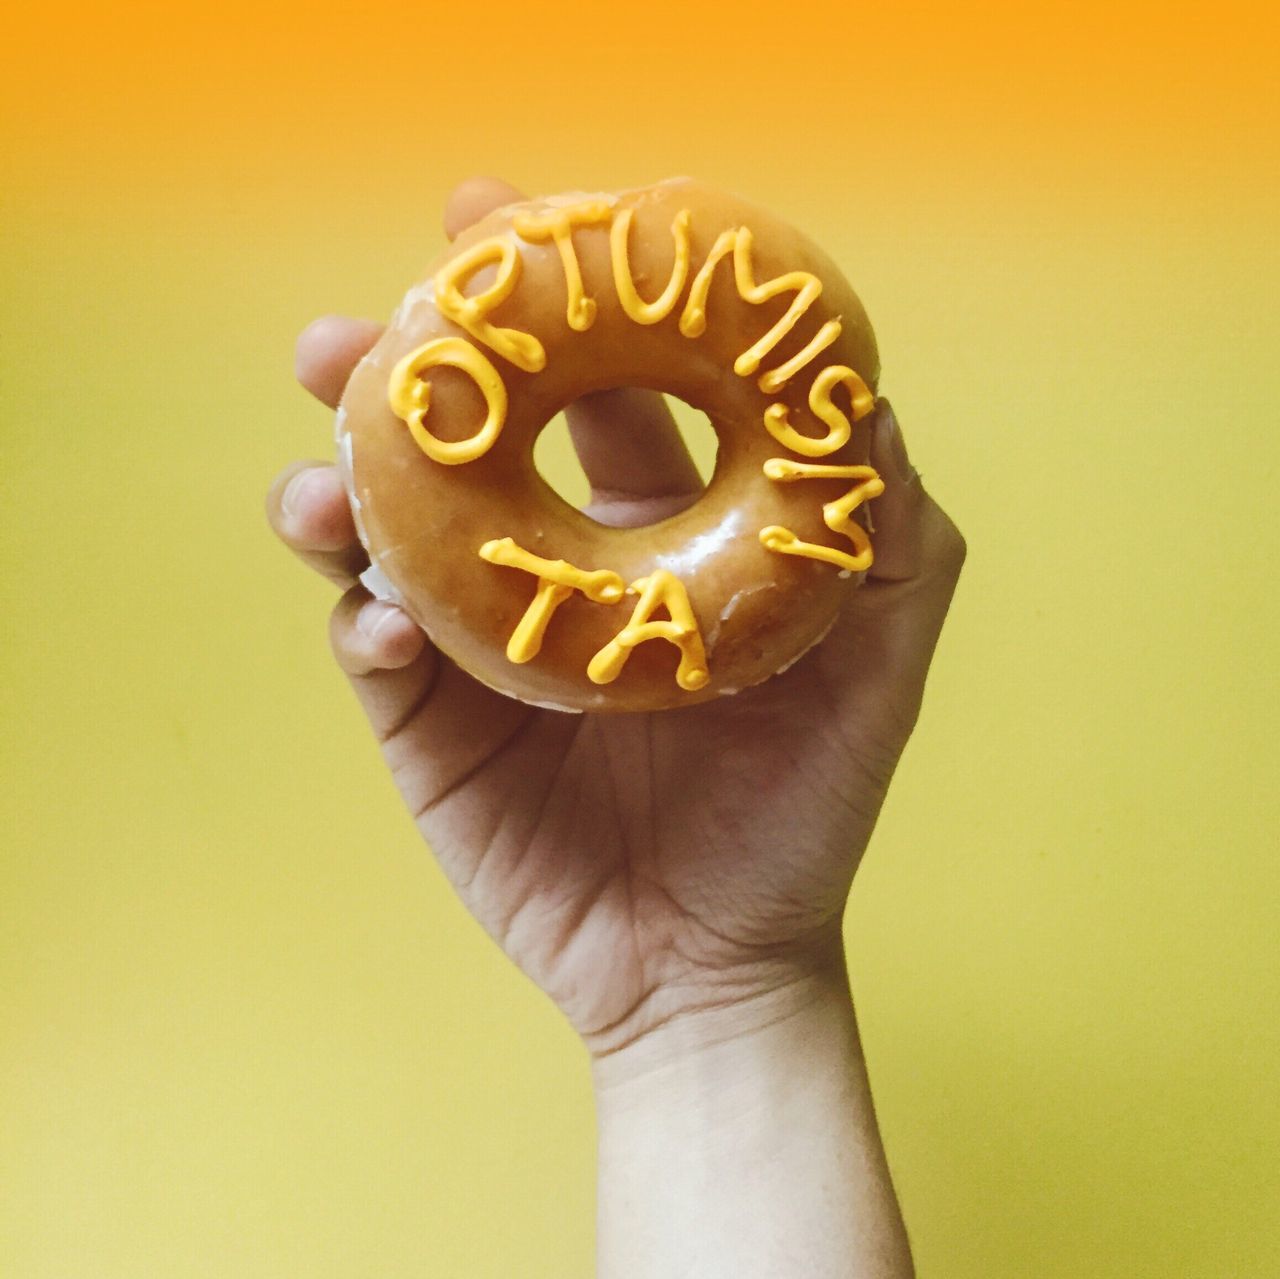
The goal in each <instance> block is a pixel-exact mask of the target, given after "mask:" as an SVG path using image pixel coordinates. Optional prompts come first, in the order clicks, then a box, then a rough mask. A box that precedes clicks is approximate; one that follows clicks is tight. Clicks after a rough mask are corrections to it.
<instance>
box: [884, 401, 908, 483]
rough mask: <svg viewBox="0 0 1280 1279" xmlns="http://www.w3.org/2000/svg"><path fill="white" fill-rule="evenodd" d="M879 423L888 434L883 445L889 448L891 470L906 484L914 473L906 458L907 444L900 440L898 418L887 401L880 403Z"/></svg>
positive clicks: (900, 431) (900, 433) (900, 429)
mask: <svg viewBox="0 0 1280 1279" xmlns="http://www.w3.org/2000/svg"><path fill="white" fill-rule="evenodd" d="M880 421H881V422H882V423H883V424H884V426H883V430H884V431H885V432H887V434H888V439H887V440H886V441H885V443H887V444H888V446H889V456H890V457H891V458H893V469H894V470H895V471H896V472H897V474H898V479H900V480H901V481H902V482H903V483H904V484H908V483H910V482H911V480H912V479H914V478H915V473H916V472H915V468H914V467H913V466H912V465H911V459H910V458H909V457H908V456H907V442H906V440H904V439H903V438H902V428H901V427H900V426H899V425H898V416H897V414H896V413H894V411H893V405H892V404H890V403H889V401H888V400H881V401H880Z"/></svg>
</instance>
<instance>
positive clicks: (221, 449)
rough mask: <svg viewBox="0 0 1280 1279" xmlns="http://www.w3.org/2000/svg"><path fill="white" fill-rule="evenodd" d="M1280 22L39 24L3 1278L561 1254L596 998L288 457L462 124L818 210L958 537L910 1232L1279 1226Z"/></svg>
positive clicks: (1045, 1266)
mask: <svg viewBox="0 0 1280 1279" xmlns="http://www.w3.org/2000/svg"><path fill="white" fill-rule="evenodd" d="M1276 14H1277V11H1276V9H1275V8H1274V7H1273V6H1263V5H1256V4H1255V5H1247V4H1237V3H1232V2H1231V0H1226V2H1225V3H1222V4H1216V5H1208V4H1166V5H1160V6H1155V5H1144V4H1128V3H1124V2H1123V0H1119V2H1118V3H1114V4H1106V5H1104V4H1098V3H1091V2H1085V3H1081V4H1077V5H1074V6H1070V7H1067V6H1062V7H1060V8H1058V7H1046V6H1035V5H1028V4H1019V5H1012V4H1003V3H990V4H974V5H970V6H965V7H957V6H945V7H944V6H940V5H916V4H894V5H882V6H877V7H875V8H872V7H868V6H856V5H855V6H850V5H834V4H828V5H825V6H824V5H808V4H804V3H796V4H789V5H783V6H779V5H768V6H766V5H756V6H751V5H741V6H737V7H735V8H729V7H727V6H712V7H701V6H695V5H690V4H684V5H676V4H669V3H666V2H665V0H659V2H658V3H651V4H646V5H643V6H627V7H622V6H606V5H603V4H601V5H592V6H588V5H585V4H579V5H572V4H566V5H547V6H539V5H536V4H525V5H521V6H516V5H509V4H503V3H498V4H488V5H475V6H470V5H461V4H458V5H431V4H421V5H416V6H414V5H406V4H398V5H394V6H391V5H385V4H374V5H366V6H351V5H341V6H339V5H332V4H322V5H309V6H302V5H298V4H282V5H271V4H268V3H263V4H258V5H253V6H250V5H247V4H242V3H233V4H228V5H221V6H218V7H216V8H215V7H214V6H209V5H199V6H187V7H184V8H182V9H175V8H174V7H173V6H169V5H159V4H152V5H121V6H115V7H111V8H107V7H94V6H83V5H59V4H46V5H39V6H29V7H28V8H27V9H26V10H25V11H23V12H22V13H19V14H16V15H14V16H12V17H10V18H9V19H8V20H7V22H8V29H7V33H6V36H5V40H4V45H3V48H2V49H0V60H2V61H3V66H2V67H0V71H2V74H0V147H2V148H3V153H4V184H3V189H2V190H0V220H2V222H3V239H2V241H0V270H3V279H4V289H3V317H2V318H3V330H2V331H3V357H2V358H3V370H2V373H3V381H2V382H0V410H2V411H3V423H4V433H3V441H4V452H5V458H4V466H3V470H2V472H0V474H2V476H3V478H2V479H0V494H2V495H3V500H4V520H5V533H6V536H5V541H4V548H3V571H4V576H3V583H4V604H5V612H4V616H5V625H4V647H3V658H2V664H0V676H2V677H3V678H2V679H0V712H2V713H3V716H4V734H3V746H0V752H2V756H0V764H3V773H2V774H0V775H2V776H3V782H0V787H2V793H0V802H2V803H3V809H2V810H0V840H2V841H3V850H2V853H0V857H2V861H0V1275H2V1276H4V1279H10V1276H12V1277H13V1279H66V1277H67V1276H86V1277H91V1279H136V1277H137V1276H152V1275H155V1276H165V1279H196V1277H197V1276H219V1277H221V1276H226V1275H235V1276H236V1277H237V1279H274V1277H276V1276H281V1275H305V1276H308V1279H330V1277H331V1279H352V1277H353V1276H364V1275H369V1276H378V1277H379V1279H400V1277H402V1276H403V1277H404V1279H408V1277H409V1276H415V1277H416V1276H423V1275H428V1276H441V1277H442V1279H443V1277H445V1276H448V1277H449V1279H453V1277H454V1276H468V1277H470V1276H493V1277H495V1279H496V1277H497V1276H503V1277H504V1279H505V1277H507V1276H511V1275H518V1276H520V1277H521V1279H539V1277H542V1276H546V1277H547V1279H551V1277H552V1276H555V1277H556V1279H561V1277H562V1276H564V1275H566V1274H583V1273H587V1272H588V1271H589V1267H590V1258H591V1247H592V1242H591V1241H592V1228H593V1227H592V1197H593V1188H592V1141H593V1128H592V1124H593V1120H592V1114H591V1109H590V1095H589V1085H588V1078H587V1070H586V1063H585V1060H584V1058H583V1055H582V1052H581V1050H580V1048H579V1047H578V1045H577V1043H576V1042H575V1041H574V1039H573V1037H572V1036H571V1034H570V1033H569V1031H568V1030H567V1029H566V1028H565V1026H564V1025H563V1024H562V1023H561V1022H560V1020H559V1018H558V1016H557V1015H556V1014H555V1013H554V1011H553V1010H552V1009H551V1008H550V1007H549V1006H548V1005H547V1004H546V1003H545V1001H544V1000H543V999H542V997H541V996H540V995H539V994H538V993H537V992H536V991H534V990H532V989H531V988H530V987H529V986H528V985H527V984H526V983H525V982H523V980H522V979H521V978H519V976H518V975H517V974H515V973H514V972H513V971H511V970H510V969H509V968H508V966H507V965H506V963H505V961H504V960H503V959H502V957H501V956H500V955H498V954H497V953H496V952H495V951H494V949H493V948H492V946H491V945H490V944H489V943H488V942H487V941H486V940H485V939H484V938H483V937H482V936H481V934H480V932H479V929H478V928H476V927H474V926H473V925H472V923H471V921H470V920H469V919H468V918H467V917H466V916H465V914H464V913H463V911H462V910H461V908H460V907H459V906H458V905H457V903H456V902H455V901H454V899H453V898H452V896H451V895H450V893H449V890H448V888H447V886H446V885H445V883H444V881H443V879H442V878H441V877H440V875H439V874H438V872H437V871H436V870H435V868H434V866H433V864H432V863H431V861H430V858H429V857H428V856H427V855H426V853H425V852H424V850H423V849H422V848H421V846H420V845H419V844H418V843H417V842H416V839H415V837H414V835H413V832H412V831H411V829H410V828H409V824H408V822H407V821H406V820H405V819H404V817H403V815H402V814H401V812H400V810H399V807H398V804H397V801H396V799H395V797H394V795H393V793H392V790H391V787H390V783H389V782H388V780H387V779H386V778H385V777H384V776H383V774H382V772H381V770H380V767H379V765H378V763H377V760H376V758H375V752H374V750H373V749H372V746H371V744H370V743H369V742H368V741H367V740H366V736H365V732H364V726H363V724H362V723H361V722H360V720H359V716H358V714H357V711H356V709H355V707H354V706H353V704H352V699H351V698H350V696H349V694H348V691H347V689H346V688H345V686H344V685H343V683H342V681H341V680H340V678H339V677H338V676H337V674H336V672H335V671H334V670H333V669H332V668H331V664H330V662H329V659H328V654H327V651H326V644H325V636H324V616H325V612H326V609H327V607H328V605H329V603H330V592H329V590H328V588H327V587H326V586H325V585H324V584H323V583H321V582H319V581H312V580H309V579H308V578H307V577H305V575H303V574H302V573H301V572H300V571H298V570H297V569H296V568H295V567H294V566H293V565H292V564H290V563H289V562H288V560H287V557H286V556H285V555H284V553H283V552H282V551H281V550H280V549H279V548H277V547H275V546H273V545H272V544H271V541H270V538H269V536H268V534H267V533H266V530H265V526H264V522H263V520H262V517H261V511H260V506H261V495H262V491H263V490H264V489H265V486H266V484H267V482H268V480H269V479H270V477H271V476H272V475H273V474H274V472H275V471H276V470H277V469H278V468H279V467H280V466H281V465H283V464H284V463H285V462H286V461H287V460H288V459H290V458H291V457H293V456H297V455H308V454H310V455H321V456H323V455H325V454H326V452H327V450H328V448H329V438H330V430H331V423H330V420H329V415H328V414H327V413H325V412H324V411H323V410H321V409H320V408H319V407H317V406H316V405H314V404H312V403H309V402H307V401H306V400H305V398H304V397H303V395H302V394H301V392H299V391H298V390H297V389H296V387H294V386H293V385H292V382H291V373H290V361H291V349H292V342H293V337H294V334H295V333H296V332H297V330H299V329H300V328H301V327H302V326H303V325H304V324H305V323H306V322H307V320H309V319H310V318H311V317H312V316H313V315H315V314H318V313H321V312H323V311H327V310H343V311H351V312H355V313H363V314H369V315H374V316H385V315H387V314H389V313H390V311H391V309H392V307H393V306H394V305H395V303H396V302H397V301H398V299H399V296H400V295H401V293H402V292H403V290H404V288H405V287H406V286H407V285H408V284H409V283H410V282H411V281H412V279H413V278H414V277H415V275H416V274H417V273H418V272H419V271H420V270H421V268H422V266H423V265H424V264H425V263H426V262H427V261H428V260H429V259H430V258H431V257H432V256H433V254H434V253H435V251H436V250H437V248H438V246H439V243H440V232H439V229H438V227H439V214H440V210H441V206H442V204H443V201H444V198H445V195H446V194H447V192H448V190H449V188H450V187H451V186H452V185H453V183H455V182H456V181H457V180H458V179H460V178H462V177H463V176H465V175H467V174H469V173H473V172H491V173H497V174H500V175H502V176H504V177H507V178H508V179H509V180H511V181H513V182H515V183H517V184H519V185H521V186H523V187H525V188H526V189H528V190H530V191H537V192H548V191H555V190H561V189H569V188H588V189H590V188H596V189H611V188H618V187H623V186H628V185H639V184H643V183H646V182H649V181H653V180H655V179H657V178H660V177H663V176H668V175H671V174H677V173H692V174H696V175H697V176H699V177H701V178H704V179H706V180H709V181H712V182H715V183H719V184H721V185H723V186H726V187H729V188H731V189H734V190H737V191H739V192H741V193H742V194H743V195H744V196H746V197H748V198H749V199H752V200H755V201H757V202H759V203H762V204H765V205H768V206H770V207H772V208H774V209H775V210H776V211H778V212H779V213H780V214H782V215H783V216H784V217H786V218H788V219H790V220H792V221H794V222H795V223H797V224H798V225H800V226H802V227H803V228H804V229H805V230H807V231H808V232H809V233H810V234H812V236H813V237H814V238H815V239H816V240H818V241H819V242H820V243H822V244H823V245H824V247H826V248H827V249H828V250H829V251H830V252H831V253H832V255H833V256H834V257H835V258H836V259H837V260H838V261H839V262H841V263H842V264H843V266H844V267H845V269H846V270H847V272H848V274H849V276H850V279H851V280H852V282H853V283H854V286H855V287H856V288H857V289H858V291H859V293H860V295H861V296H862V298H863V300H864V302H865V303H866V305H867V309H868V311H869V313H870V314H871V316H872V319H873V321H874V323H875V325H876V328H877V332H878V335H879V339H880V346H881V353H882V359H883V365H884V370H885V372H884V381H883V389H884V391H885V392H886V393H887V394H889V395H891V396H892V398H893V400H894V403H895V406H896V408H897V410H898V413H899V416H900V417H901V419H902V422H903V425H904V429H905V433H906V437H907V439H908V442H909V444H910V446H911V449H912V455H913V460H914V461H915V462H916V463H917V464H918V465H919V466H920V467H921V469H922V470H923V471H924V473H925V475H926V478H927V482H928V483H929V485H930V487H931V489H932V490H933V491H934V492H935V493H936V494H937V495H938V497H939V499H940V500H941V501H942V502H943V503H944V505H945V506H946V507H947V508H948V510H950V511H951V512H952V513H953V514H954V515H955V517H956V519H957V521H958V522H959V524H960V525H961V527H962V528H963V529H964V531H965V532H966V534H967V535H968V538H969V541H970V546H971V559H970V563H969V566H968V567H967V568H966V573H965V578H964V581H963V582H962V585H961V591H960V595H959V597H958V600H957V604H956V608H955V611H954V613H953V617H952V619H951V621H950V622H949V623H948V630H947V633H946V635H945V636H944V639H943V644H942V649H941V651H940V655H939V659H938V663H937V666H936V668H935V673H934V676H933V679H932V682H931V686H930V693H929V698H928V702H927V705H926V710H925V716H924V719H923V722H922V725H921V730H920V733H919V735H918V738H917V740H916V741H915V742H914V743H913V744H912V746H911V748H910V749H909V751H908V753H907V756H906V758H905V760H904V763H903V766H902V769H901V772H900V776H899V778H898V780H897V782H896V783H895V787H894V791H893V794H892V795H891V797H890V800H889V803H888V805H887V807H886V810H885V813H884V816H883V819H882V822H881V826H880V829H879V830H878V831H877V834H876V837H875V840H874V842H873V845H872V848H871V852H870V855H869V857H868V859H867V862H866V865H865V866H864V868H863V870H862V871H861V872H860V875H859V881H858V885H857V887H856V888H855V892H854V896H853V901H852V904H851V908H850V912H849V918H848V925H847V936H848V942H849V953H850V965H851V971H852V974H853V980H854V987H855V992H856V996H857V1002H858V1008H859V1014H860V1018H861V1021H862V1024H863V1029H864V1034H865V1039H866V1046H867V1052H868V1057H869V1061H870V1065H871V1071H872V1077H873V1083H874V1085H875V1091H876V1096H877V1101H878V1105H879V1110H880V1115H881V1120H882V1124H883V1129H884V1136H885V1141H886V1145H887V1147H888V1150H889V1155H890V1160H891V1163H892V1166H893V1169H894V1174H895V1178H896V1182H897V1185H898V1188H899V1191H900V1193H901V1197H902V1202H903V1207H904V1211H905V1213H906V1217H907V1221H908V1225H909V1228H910V1230H911V1233H912V1237H913V1241H914V1243H915V1248H916V1252H917V1256H918V1261H919V1269H920V1273H921V1275H922V1276H925V1277H926V1279H929V1277H930V1276H938V1277H939V1279H991V1277H992V1276H1036V1277H1037V1279H1079V1277H1080V1276H1090V1279H1107V1277H1112V1276H1114V1277H1115V1279H1142V1277H1147V1276H1150V1277H1151V1279H1165V1277H1170V1276H1184V1275H1185V1276H1196V1277H1197V1279H1198V1277H1201V1276H1203V1277H1206V1279H1207V1277H1214V1279H1216V1277H1218V1276H1221V1277H1223V1279H1268V1277H1270V1276H1274V1275H1276V1274H1278V1273H1280V1243H1278V1242H1277V1232H1276V1230H1275V1221H1276V1217H1277V1212H1278V1210H1280V1184H1278V1173H1277V1168H1278V1167H1280V1103H1278V1101H1277V1096H1278V1092H1277V1088H1276V1079H1277V1077H1278V1075H1280V1031H1278V1030H1277V1026H1278V1025H1280V976H1278V974H1280V955H1278V954H1277V945H1276V937H1277V927H1278V924H1280V920H1278V919H1277V913H1278V912H1277V905H1276V903H1277V901H1278V900H1280V872H1278V871H1277V859H1276V856H1275V845H1276V830H1277V819H1278V818H1280V811H1278V810H1280V803H1278V801H1277V787H1276V778H1277V776H1280V757H1278V752H1277V738H1278V737H1280V715H1278V707H1277V697H1278V690H1277V680H1276V675H1275V658H1276V634H1277V627H1278V625H1280V608H1278V606H1277V603H1276V599H1277V590H1276V566H1277V564H1278V563H1280V554H1278V553H1280V544H1278V535H1277V520H1276V516H1275V511H1276V492H1277V484H1278V483H1280V465H1278V463H1280V449H1278V447H1277V442H1276V440H1277V411H1276V410H1277V403H1278V402H1280V360H1278V359H1277V355H1276V353H1277V350H1280V322H1278V320H1277V312H1278V310H1280V307H1278V305H1277V298H1280V255H1278V253H1277V247H1276V229H1277V226H1280V199H1278V198H1277V196H1278V194H1280V190H1278V187H1280V182H1278V179H1277V176H1276V175H1277V172H1280V168H1278V164H1280V146H1278V145H1277V143H1278V141H1280V118H1278V109H1277V90H1276V75H1275V67H1276V66H1277V64H1278V63H1280V47H1278V45H1280V42H1278V41H1277V16H1276Z"/></svg>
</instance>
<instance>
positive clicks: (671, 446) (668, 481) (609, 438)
mask: <svg viewBox="0 0 1280 1279" xmlns="http://www.w3.org/2000/svg"><path fill="white" fill-rule="evenodd" d="M565 417H566V418H567V419H568V421H569V433H570V435H571V436H572V437H573V447H574V449H575V451H576V452H577V454H578V459H579V460H580V461H581V463H582V469H583V470H584V471H585V472H586V475H587V479H588V480H589V481H590V484H591V503H590V505H589V506H588V507H587V514H589V515H590V516H591V517H592V518H593V519H596V520H599V521H600V522H601V523H602V524H613V525H618V526H635V525H639V524H652V523H654V522H656V521H657V520H660V519H665V518H666V517H667V516H668V515H674V514H675V513H676V512H677V511H682V510H684V508H685V507H686V506H689V505H691V504H692V503H693V502H694V501H696V500H697V497H698V495H699V494H700V493H701V492H702V477H701V476H700V475H699V474H698V468H697V467H696V466H694V464H693V458H691V457H690V456H689V450H688V449H687V448H686V447H685V443H684V439H683V438H682V437H681V435H680V429H679V427H677V426H676V423H675V419H674V418H673V417H672V416H671V410H670V409H669V408H668V407H667V402H666V400H664V399H663V398H662V396H661V395H659V394H658V393H657V392H656V391H643V390H639V389H637V388H634V387H622V388H619V389H618V390H615V391H597V392H595V393H594V394H592V395H584V396H583V397H582V398H581V399H580V400H577V401H576V402H575V403H573V404H571V405H570V406H569V407H568V409H566V410H565Z"/></svg>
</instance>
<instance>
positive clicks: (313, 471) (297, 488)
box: [280, 466, 320, 520]
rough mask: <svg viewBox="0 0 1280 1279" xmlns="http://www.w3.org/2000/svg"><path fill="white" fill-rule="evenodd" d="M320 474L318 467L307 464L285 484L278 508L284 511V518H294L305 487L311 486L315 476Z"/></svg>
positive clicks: (305, 489)
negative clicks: (304, 468)
mask: <svg viewBox="0 0 1280 1279" xmlns="http://www.w3.org/2000/svg"><path fill="white" fill-rule="evenodd" d="M319 474H320V468H319V467H315V466H309V467H307V469H306V470H305V471H299V472H298V473H297V475H295V476H294V477H293V479H291V480H290V481H289V483H288V484H286V485H285V488H284V493H283V494H281V497H280V509H281V510H282V511H283V512H284V515H285V518H286V519H290V520H292V519H295V518H296V517H297V514H298V507H299V504H300V503H301V501H302V498H303V495H304V494H305V493H306V491H307V489H309V488H311V487H312V486H313V485H314V484H315V482H316V476H318V475H319Z"/></svg>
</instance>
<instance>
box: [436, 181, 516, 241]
mask: <svg viewBox="0 0 1280 1279" xmlns="http://www.w3.org/2000/svg"><path fill="white" fill-rule="evenodd" d="M524 198H525V196H524V193H523V192H522V191H519V190H517V188H515V187H513V186H512V185H511V183H510V182H504V181H503V180H502V179H501V178H491V177H484V176H477V177H472V178H467V179H465V180H464V181H462V182H459V183H458V185H457V186H456V187H454V189H453V191H452V192H451V193H450V195H449V198H448V199H447V200H446V201H445V206H444V233H445V235H447V236H448V237H449V239H451V240H452V239H453V238H454V237H455V236H456V235H459V234H461V233H462V232H463V231H465V230H466V229H467V228H468V227H469V226H473V225H474V224H475V223H477V222H479V221H480V219H481V218H483V217H485V216H486V215H487V214H489V213H492V212H493V211H494V209H500V208H502V206H503V205H504V204H516V203H518V202H519V201H521V200H523V199H524Z"/></svg>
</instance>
